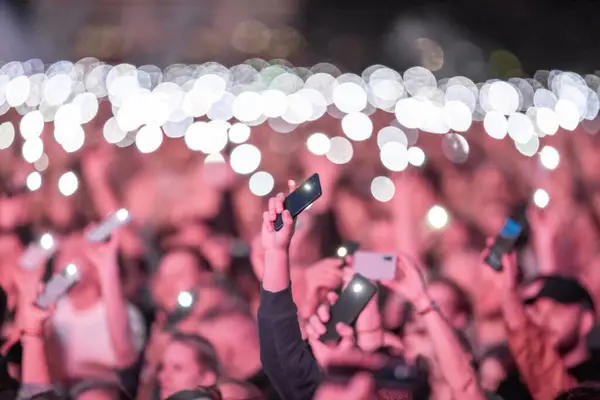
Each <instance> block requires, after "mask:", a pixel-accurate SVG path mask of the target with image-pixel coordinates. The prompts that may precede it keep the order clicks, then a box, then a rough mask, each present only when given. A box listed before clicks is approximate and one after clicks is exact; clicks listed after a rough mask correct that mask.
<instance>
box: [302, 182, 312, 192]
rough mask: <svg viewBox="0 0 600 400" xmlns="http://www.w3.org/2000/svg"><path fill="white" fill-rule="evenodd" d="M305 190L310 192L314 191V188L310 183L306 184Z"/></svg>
mask: <svg viewBox="0 0 600 400" xmlns="http://www.w3.org/2000/svg"><path fill="white" fill-rule="evenodd" d="M303 189H304V191H305V192H310V191H311V190H312V186H311V184H310V183H305V184H304V187H303Z"/></svg>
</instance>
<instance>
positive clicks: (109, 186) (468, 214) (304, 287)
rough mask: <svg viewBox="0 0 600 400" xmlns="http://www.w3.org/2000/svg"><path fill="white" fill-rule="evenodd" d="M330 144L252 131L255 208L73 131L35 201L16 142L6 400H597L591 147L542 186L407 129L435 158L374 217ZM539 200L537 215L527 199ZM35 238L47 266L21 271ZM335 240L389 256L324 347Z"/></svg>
mask: <svg viewBox="0 0 600 400" xmlns="http://www.w3.org/2000/svg"><path fill="white" fill-rule="evenodd" d="M7 118H8V119H11V118H13V116H11V115H9V116H8V117H7ZM372 118H373V120H374V123H375V125H376V126H377V125H380V127H383V126H385V125H386V124H388V123H389V122H390V121H387V120H386V118H387V117H386V116H385V115H379V114H376V115H374V116H372ZM15 119H16V118H15ZM338 125H339V122H338V123H337V125H336V121H335V120H334V119H328V118H323V119H321V120H319V121H317V122H314V123H311V124H309V125H307V126H306V127H301V128H298V129H297V131H296V132H294V133H291V134H287V135H280V134H276V133H273V132H270V131H269V130H268V129H269V128H268V126H267V127H265V126H259V127H254V128H253V131H252V136H251V138H250V141H251V142H252V143H253V144H255V145H256V146H258V147H259V148H260V149H261V151H262V164H261V169H263V170H266V171H269V172H270V173H271V174H272V175H273V176H274V177H275V182H276V186H275V189H274V191H273V192H272V193H273V194H272V195H271V196H273V197H270V198H268V199H267V197H258V196H255V195H254V194H252V193H251V191H250V189H249V188H248V184H247V179H245V178H244V177H242V176H239V175H236V174H235V173H233V172H232V171H231V170H230V169H229V168H228V167H227V164H226V163H205V162H204V156H202V155H200V153H197V152H192V151H190V150H189V149H187V148H186V147H185V144H184V143H183V141H182V140H178V139H165V142H164V143H163V145H162V147H161V149H160V150H159V151H157V152H155V153H152V154H145V155H141V154H139V153H138V152H137V150H136V149H132V148H117V147H114V146H110V145H108V144H106V143H104V142H103V139H102V135H101V129H102V124H101V123H100V124H95V125H94V124H91V125H89V126H87V127H86V135H87V138H88V143H87V144H86V147H84V149H83V150H82V151H80V152H78V153H75V154H67V153H65V152H64V151H62V149H60V147H59V146H58V145H57V144H56V143H55V142H54V141H53V139H52V132H51V128H50V127H47V128H46V129H45V131H44V133H43V136H42V138H43V140H44V144H45V156H44V157H47V159H48V160H49V164H48V165H47V166H45V168H44V172H43V176H44V181H43V184H42V186H41V188H40V189H39V190H37V191H30V190H28V189H27V187H26V186H25V184H24V177H25V176H26V175H27V173H28V172H29V170H28V168H32V167H31V165H29V164H26V163H24V162H23V161H22V159H21V157H20V151H19V149H18V143H17V144H15V145H13V148H10V149H6V150H2V151H0V174H1V175H2V179H1V190H0V254H1V255H2V256H1V257H0V286H1V288H2V292H1V296H0V300H2V301H1V302H0V307H3V308H4V309H5V311H4V313H3V315H4V318H3V319H2V321H3V322H2V337H3V338H4V339H3V343H4V345H3V346H2V354H3V356H2V359H1V360H2V365H0V374H1V375H2V376H0V385H1V388H0V389H1V390H0V397H2V396H7V397H6V398H15V397H16V396H19V398H26V399H31V398H41V399H45V398H73V399H78V400H95V399H131V398H135V399H140V400H145V399H168V398H169V399H224V400H259V399H265V400H271V399H282V400H295V399H302V400H303V399H317V400H324V399H338V398H340V399H342V398H343V399H350V400H353V399H355V400H366V399H415V400H417V399H432V400H446V399H447V400H450V399H454V400H459V399H460V400H462V399H486V398H491V399H505V400H520V399H535V400H553V399H555V398H557V399H558V398H560V399H576V398H589V399H598V398H600V394H598V393H600V390H598V389H597V388H596V387H595V386H594V384H593V383H594V381H598V380H600V358H599V356H597V354H596V350H597V349H598V346H600V340H598V339H599V338H598V332H597V330H596V326H597V321H598V312H599V310H598V307H597V306H596V305H595V304H596V303H597V301H598V298H599V296H600V272H598V271H600V270H599V269H598V268H597V264H598V263H599V262H600V258H599V257H598V256H599V253H598V250H599V249H600V247H599V246H598V243H600V240H599V239H600V236H599V234H600V197H599V196H598V193H600V192H598V191H597V190H596V188H597V187H598V186H597V185H598V180H597V175H596V171H597V168H596V166H597V165H598V163H599V162H600V152H598V151H597V149H596V148H597V143H596V142H597V140H596V136H595V134H593V133H589V132H588V131H589V130H588V131H586V130H584V129H582V128H580V129H578V130H576V131H575V132H562V131H561V132H558V133H557V134H556V135H554V136H552V137H547V138H545V139H544V141H545V142H544V144H546V145H550V146H553V147H554V149H556V151H557V153H558V154H560V162H559V164H558V167H557V168H556V169H548V168H545V167H544V166H542V165H541V164H540V162H539V159H538V157H537V156H536V157H533V158H531V159H529V158H526V157H524V156H522V155H520V154H518V153H517V152H516V150H515V149H514V145H513V143H511V142H510V141H499V140H494V139H491V138H489V137H487V136H486V135H485V133H484V132H483V131H482V128H481V127H479V126H474V127H473V128H472V129H471V131H470V132H468V133H467V134H466V135H465V137H466V138H467V139H468V140H469V154H468V158H467V161H466V162H464V163H461V164H456V163H453V162H451V161H450V160H448V158H447V155H448V154H447V153H448V151H447V150H448V149H446V151H445V152H442V151H440V149H441V146H440V142H439V141H440V137H439V136H436V135H430V134H421V135H418V132H416V131H413V132H408V130H406V131H407V132H406V133H407V136H409V137H411V138H410V140H411V142H412V144H413V145H414V144H415V143H417V142H416V140H417V136H418V145H419V146H420V147H421V148H423V149H424V150H425V153H426V154H427V160H426V162H425V163H424V165H423V166H421V167H410V168H408V169H407V170H405V171H404V172H400V173H394V174H392V175H390V177H391V178H392V179H393V181H394V184H395V195H394V197H393V199H392V200H390V201H389V202H379V201H377V200H375V199H374V198H373V196H372V195H371V193H370V192H369V186H370V180H371V179H372V178H373V177H374V176H377V175H385V173H386V171H385V170H382V169H383V167H382V166H381V163H380V161H379V159H378V158H377V157H373V154H377V152H376V151H371V150H373V149H372V148H371V147H370V146H376V143H375V144H373V143H372V141H365V142H359V143H356V146H355V150H354V158H353V160H352V161H351V162H350V163H348V164H346V165H343V166H340V165H335V164H332V163H330V162H329V161H328V160H327V159H326V158H325V157H323V156H316V155H314V154H311V153H310V152H309V151H307V149H306V146H304V144H303V142H304V141H305V140H306V137H307V136H308V134H310V133H314V132H315V131H322V132H330V131H333V132H335V131H336V130H339V129H340V128H339V127H338ZM588 128H589V127H588ZM333 132H332V133H333ZM375 149H376V147H375ZM12 150H15V151H12ZM451 150H452V149H451ZM454 150H456V149H454ZM459 150H461V151H466V150H465V149H459ZM224 156H225V158H227V156H226V154H225V155H224ZM67 170H72V171H74V172H75V173H76V174H77V176H78V177H79V188H78V190H77V191H76V192H75V193H74V194H73V195H71V196H64V195H62V194H61V193H60V191H59V190H58V187H57V178H58V176H60V175H61V174H62V173H64V172H65V171H67ZM314 172H318V173H319V175H320V179H321V184H322V190H323V195H322V196H321V198H320V199H319V200H317V201H316V202H315V203H314V204H313V205H312V206H311V207H310V208H309V209H308V210H306V211H304V212H303V213H302V214H301V215H300V217H299V218H298V219H297V220H296V221H294V220H292V217H291V215H289V213H287V212H285V211H284V210H283V200H284V197H285V194H287V193H288V191H289V190H293V185H294V181H295V182H302V181H303V179H304V178H306V177H308V176H310V175H312V174H313V173H314ZM540 188H541V189H544V190H545V192H546V193H548V196H549V199H550V201H549V204H548V205H547V206H546V207H545V208H540V207H538V206H536V205H535V204H533V202H532V201H531V197H532V194H533V193H534V192H535V190H536V189H540ZM276 193H278V194H276ZM275 194H276V195H275ZM435 207H437V209H438V210H439V209H440V208H441V207H443V209H444V210H446V213H447V214H445V215H444V216H443V218H442V222H441V223H440V221H439V220H438V221H433V222H434V223H432V216H431V210H432V209H433V208H435ZM120 208H126V209H127V210H129V212H130V214H131V215H132V216H133V219H132V222H131V223H130V224H129V225H127V226H125V227H123V228H122V229H120V230H117V231H115V232H114V233H113V234H112V235H111V237H110V240H109V241H107V242H101V243H90V242H89V241H88V240H87V239H86V232H88V231H89V230H90V229H92V228H93V226H94V224H97V223H98V221H100V220H101V219H102V218H103V217H104V216H106V215H110V214H112V213H114V212H115V211H116V210H118V209H120ZM282 212H283V214H282V218H283V222H284V227H283V228H282V229H281V230H279V231H275V230H274V229H273V221H274V220H275V218H276V214H281V213H282ZM510 216H513V217H514V218H517V219H519V220H521V221H524V224H525V225H524V226H525V230H524V233H523V234H522V235H521V238H520V240H519V242H518V243H517V246H516V248H515V251H514V252H511V253H509V254H507V255H505V256H504V257H503V259H502V266H503V268H502V271H495V270H493V269H492V268H490V267H489V266H488V265H486V264H485V263H484V262H483V259H484V257H485V252H486V251H487V250H486V249H487V248H489V245H490V243H491V242H490V240H493V239H494V237H495V236H496V235H497V234H498V232H499V231H500V229H501V227H502V225H503V223H504V221H505V220H506V218H508V217H510ZM438 219H439V218H438ZM44 233H51V234H52V236H53V238H54V241H55V243H56V245H57V251H56V252H55V253H54V254H53V255H52V257H51V258H50V259H48V260H45V261H44V262H43V263H40V265H39V266H37V267H36V268H34V269H32V270H26V269H24V268H22V267H20V266H19V265H20V261H19V260H20V259H21V257H22V255H23V252H24V251H25V249H26V248H27V247H28V246H30V245H32V244H35V243H36V241H37V240H39V238H40V237H41V235H43V234H44ZM349 241H353V242H356V243H358V244H359V246H360V249H361V250H369V251H374V252H384V253H394V254H396V255H397V260H398V261H397V266H396V274H395V278H394V279H391V280H385V281H378V282H375V284H376V285H377V287H378V291H377V294H376V295H375V296H374V297H373V298H372V299H371V300H370V301H369V303H368V305H367V306H366V307H365V308H364V310H363V311H362V312H361V313H360V316H359V317H358V319H357V320H356V323H355V324H353V325H352V326H347V325H343V324H339V325H338V326H336V329H337V333H338V334H339V336H340V337H341V340H340V341H339V342H327V343H323V342H321V341H320V340H319V337H320V336H321V335H322V334H323V333H324V332H325V325H326V323H327V321H328V320H329V317H330V307H331V305H332V304H334V303H335V302H336V300H337V298H338V296H339V290H340V288H341V287H343V286H344V284H345V283H347V282H348V281H349V279H350V278H351V277H352V275H353V258H352V256H351V255H347V256H345V255H344V254H343V253H339V254H338V249H339V247H340V246H344V245H345V244H347V243H349ZM69 264H75V265H76V266H77V268H78V271H79V274H80V280H79V281H78V282H77V283H76V284H75V285H74V286H73V287H72V288H71V289H70V290H69V291H68V293H67V294H66V295H64V296H62V297H61V298H59V300H58V301H57V302H56V303H55V304H54V305H53V306H52V307H50V308H49V309H42V308H39V307H37V306H35V305H34V303H35V299H36V296H38V294H39V293H40V291H41V290H43V282H47V281H48V280H49V279H50V278H51V277H52V276H53V275H54V274H56V273H59V272H60V271H61V270H62V269H63V268H64V267H65V266H66V265H69ZM390 366H396V367H394V368H392V367H390ZM332 371H338V372H339V371H346V372H345V373H344V374H341V375H343V376H342V377H341V378H340V376H341V375H340V374H339V373H338V374H337V379H334V374H333V372H332ZM386 371H387V372H386ZM390 371H392V372H393V373H391V375H394V376H389V375H390V374H389V372H390ZM386 373H388V375H387V376H384V375H385V374H386ZM567 392H568V393H567ZM560 396H562V397H560ZM577 396H580V397H577ZM586 396H587V397H586ZM2 398H4V397H2Z"/></svg>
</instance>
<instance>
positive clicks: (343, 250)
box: [337, 246, 348, 257]
mask: <svg viewBox="0 0 600 400" xmlns="http://www.w3.org/2000/svg"><path fill="white" fill-rule="evenodd" d="M337 255H338V257H346V256H347V255H348V249H347V248H345V247H344V246H342V247H340V248H339V249H337Z"/></svg>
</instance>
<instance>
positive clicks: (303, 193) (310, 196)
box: [273, 174, 323, 231]
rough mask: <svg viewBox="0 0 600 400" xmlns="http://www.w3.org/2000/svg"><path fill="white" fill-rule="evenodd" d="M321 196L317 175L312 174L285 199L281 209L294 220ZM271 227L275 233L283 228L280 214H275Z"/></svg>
mask: <svg viewBox="0 0 600 400" xmlns="http://www.w3.org/2000/svg"><path fill="white" fill-rule="evenodd" d="M322 194H323V191H322V189H321V181H320V180H319V174H314V175H313V176H311V177H310V178H308V179H307V180H306V181H305V182H304V183H303V184H302V185H300V186H298V187H297V188H296V190H294V191H293V192H292V193H290V194H289V195H288V196H287V197H286V198H285V201H284V203H283V208H284V209H285V210H288V211H289V212H290V214H292V218H294V219H296V217H298V215H300V213H301V212H302V211H304V210H306V208H308V207H309V206H310V205H311V204H312V203H314V202H315V201H316V200H317V199H318V198H319V197H321V195H322ZM273 226H274V227H275V230H276V231H278V230H280V229H281V228H283V219H282V217H281V214H277V218H276V219H275V222H274V223H273Z"/></svg>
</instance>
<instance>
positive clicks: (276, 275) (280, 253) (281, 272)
mask: <svg viewBox="0 0 600 400" xmlns="http://www.w3.org/2000/svg"><path fill="white" fill-rule="evenodd" d="M289 285H290V263H289V255H288V252H287V251H285V250H273V251H266V252H265V270H264V273H263V280H262V286H263V288H264V289H265V290H267V291H269V292H273V293H275V292H280V291H282V290H284V289H287V288H288V287H289Z"/></svg>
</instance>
